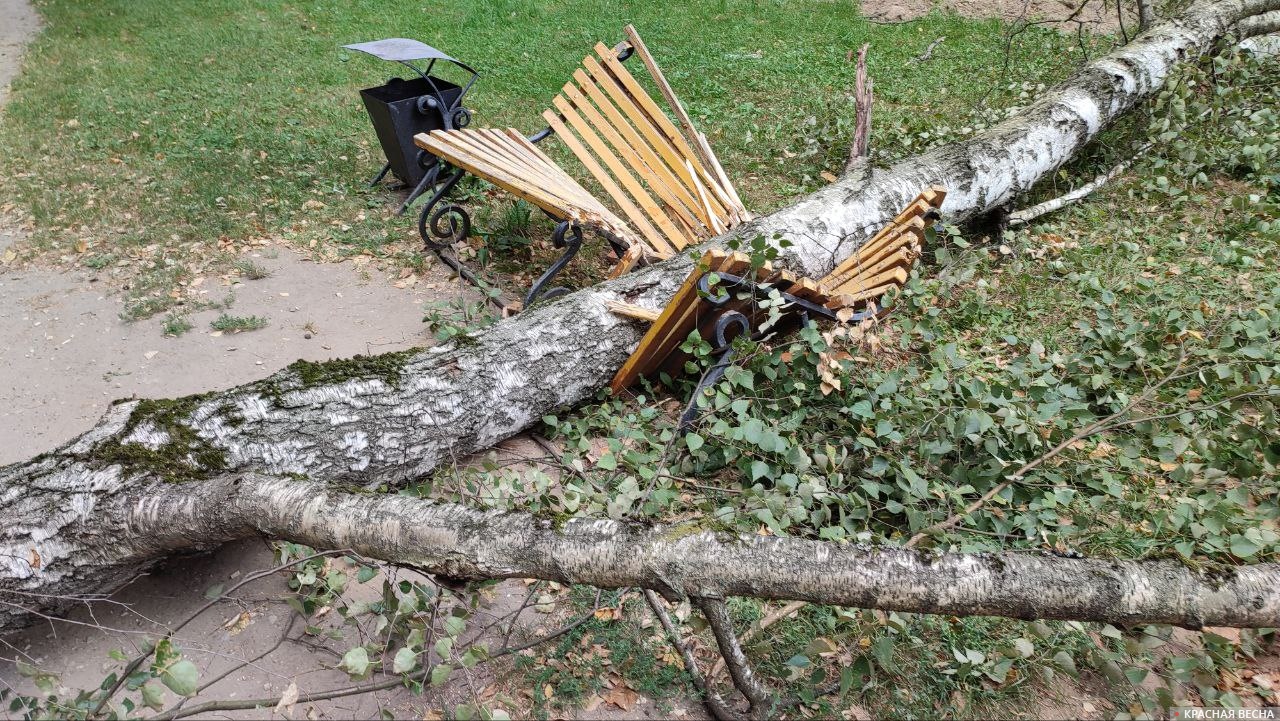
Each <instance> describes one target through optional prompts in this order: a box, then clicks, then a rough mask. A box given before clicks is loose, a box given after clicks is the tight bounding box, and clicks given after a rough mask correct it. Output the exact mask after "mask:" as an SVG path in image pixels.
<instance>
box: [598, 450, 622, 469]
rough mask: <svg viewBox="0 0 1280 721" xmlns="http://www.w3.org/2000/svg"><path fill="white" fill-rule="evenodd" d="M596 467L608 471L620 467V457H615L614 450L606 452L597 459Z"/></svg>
mask: <svg viewBox="0 0 1280 721" xmlns="http://www.w3.org/2000/svg"><path fill="white" fill-rule="evenodd" d="M596 468H600V469H603V470H606V471H612V470H616V469H617V468H618V459H617V458H616V457H614V455H613V453H612V452H606V453H605V454H604V455H602V456H600V460H598V461H596Z"/></svg>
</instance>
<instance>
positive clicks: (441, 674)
mask: <svg viewBox="0 0 1280 721" xmlns="http://www.w3.org/2000/svg"><path fill="white" fill-rule="evenodd" d="M451 673H453V666H450V665H449V664H447V663H438V664H436V665H435V667H434V668H432V669H431V685H432V686H440V685H441V684H443V683H444V682H445V681H448V680H449V674H451Z"/></svg>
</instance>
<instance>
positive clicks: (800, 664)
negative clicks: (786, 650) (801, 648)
mask: <svg viewBox="0 0 1280 721" xmlns="http://www.w3.org/2000/svg"><path fill="white" fill-rule="evenodd" d="M787 665H788V666H795V667H796V668H805V667H806V666H808V665H809V657H808V656H805V655H803V654H799V653H797V654H796V655H794V656H792V657H791V658H789V659H787Z"/></svg>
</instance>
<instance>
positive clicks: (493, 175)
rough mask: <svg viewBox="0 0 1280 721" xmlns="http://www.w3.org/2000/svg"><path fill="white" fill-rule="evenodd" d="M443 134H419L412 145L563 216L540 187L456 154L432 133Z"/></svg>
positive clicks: (554, 200)
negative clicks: (415, 144)
mask: <svg viewBox="0 0 1280 721" xmlns="http://www.w3.org/2000/svg"><path fill="white" fill-rule="evenodd" d="M443 132H444V131H439V130H437V131H434V133H433V134H432V135H430V136H428V135H427V134H426V133H419V134H418V135H417V136H415V137H414V142H415V143H417V144H418V146H419V147H421V148H423V149H425V150H427V151H429V152H431V153H432V154H434V155H437V156H439V157H442V158H444V159H445V160H447V161H449V162H450V163H452V164H453V165H456V166H458V167H459V168H462V169H463V170H466V171H467V172H468V173H471V174H472V175H475V176H476V177H479V178H484V179H485V180H488V181H489V182H491V183H493V184H494V185H497V186H498V187H500V188H502V189H503V190H506V191H507V192H509V193H511V194H512V195H515V196H516V197H519V198H524V199H525V200H527V201H529V202H530V203H533V204H534V205H536V206H538V207H539V208H542V209H543V210H545V211H547V212H548V213H551V214H552V215H554V216H555V217H558V218H564V217H565V215H566V208H564V207H563V206H564V204H563V201H562V200H561V199H560V198H557V197H555V196H553V195H550V194H547V193H545V192H544V191H543V190H541V189H540V188H536V187H532V186H531V185H530V184H529V183H528V182H527V181H526V180H524V179H521V178H518V177H516V176H514V175H512V174H511V173H509V172H507V170H505V169H503V168H499V167H496V166H495V165H493V164H492V163H491V162H487V161H486V160H485V159H482V158H476V157H474V156H473V155H472V154H471V153H470V152H458V151H457V150H456V149H454V148H453V147H451V146H450V145H448V144H447V143H446V142H438V139H437V138H436V136H435V133H443Z"/></svg>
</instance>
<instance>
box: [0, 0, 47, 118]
mask: <svg viewBox="0 0 1280 721" xmlns="http://www.w3.org/2000/svg"><path fill="white" fill-rule="evenodd" d="M39 29H40V16H39V15H37V14H36V11H35V8H32V7H31V6H30V5H29V4H27V3H26V2H25V0H3V2H0V106H2V105H4V102H5V100H7V99H8V98H9V83H10V82H12V81H13V78H14V77H15V76H16V75H17V74H18V70H19V69H20V68H21V67H22V51H23V49H25V48H26V46H27V43H28V42H29V41H30V40H31V38H33V37H35V34H36V31H37V30H39Z"/></svg>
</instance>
